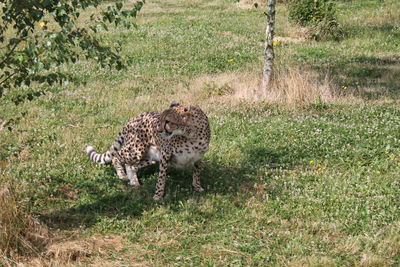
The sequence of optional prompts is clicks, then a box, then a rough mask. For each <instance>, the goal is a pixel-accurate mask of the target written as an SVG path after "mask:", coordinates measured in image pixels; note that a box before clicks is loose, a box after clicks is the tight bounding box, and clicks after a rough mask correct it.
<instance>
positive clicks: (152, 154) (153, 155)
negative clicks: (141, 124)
mask: <svg viewBox="0 0 400 267" xmlns="http://www.w3.org/2000/svg"><path fill="white" fill-rule="evenodd" d="M147 156H148V158H149V159H150V160H155V161H158V162H160V160H161V151H160V150H159V149H158V148H157V147H156V146H150V148H149V150H148V151H147Z"/></svg>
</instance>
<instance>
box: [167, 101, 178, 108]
mask: <svg viewBox="0 0 400 267" xmlns="http://www.w3.org/2000/svg"><path fill="white" fill-rule="evenodd" d="M180 105H181V104H179V103H178V102H175V101H172V103H171V105H170V106H169V107H170V108H173V107H179V106H180Z"/></svg>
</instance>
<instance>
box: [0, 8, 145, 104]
mask: <svg viewBox="0 0 400 267" xmlns="http://www.w3.org/2000/svg"><path fill="white" fill-rule="evenodd" d="M102 2H103V1H101V0H67V1H61V0H27V1H19V0H0V3H1V4H2V5H3V8H2V10H3V14H2V16H1V20H2V22H3V23H2V25H0V70H1V71H0V97H1V96H2V95H3V94H4V93H5V92H7V91H9V90H13V89H15V88H17V87H19V86H33V85H38V84H47V85H52V84H54V83H60V84H62V83H63V82H64V81H66V80H67V79H68V80H69V79H70V78H71V76H72V75H71V74H68V73H63V72H62V71H61V69H62V65H64V64H69V63H76V62H77V61H78V60H79V59H80V58H82V57H83V58H86V59H93V60H95V61H97V62H98V64H99V65H100V66H101V67H103V68H106V67H108V68H115V69H117V70H120V69H122V68H124V67H125V61H124V59H123V58H121V56H120V55H119V54H118V53H119V51H120V50H121V49H120V46H117V47H112V46H108V45H105V44H103V43H102V41H101V39H100V37H99V35H98V31H99V30H100V29H102V30H105V31H108V30H109V29H110V28H109V25H110V24H114V26H122V27H125V28H130V27H132V25H133V23H132V21H131V18H134V17H136V14H137V12H138V11H139V10H140V9H141V7H142V6H143V3H144V1H139V2H137V3H135V4H134V5H133V8H131V9H127V10H124V5H123V1H118V2H116V3H113V4H111V5H109V6H105V5H104V4H102ZM100 4H101V5H100ZM88 8H97V9H98V10H97V11H96V12H95V13H93V14H92V15H91V16H90V18H89V22H86V21H84V23H82V21H80V16H81V12H82V11H84V10H87V9H88Z"/></svg>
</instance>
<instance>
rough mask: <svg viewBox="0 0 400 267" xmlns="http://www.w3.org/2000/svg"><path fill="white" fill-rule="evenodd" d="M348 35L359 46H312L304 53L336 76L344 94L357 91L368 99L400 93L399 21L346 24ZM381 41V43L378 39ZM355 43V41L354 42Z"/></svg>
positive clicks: (315, 65) (322, 70) (324, 71)
mask: <svg viewBox="0 0 400 267" xmlns="http://www.w3.org/2000/svg"><path fill="white" fill-rule="evenodd" d="M344 31H345V32H346V39H349V40H351V41H350V43H352V45H354V46H355V47H357V49H354V48H353V49H352V50H351V51H352V52H351V51H349V50H348V48H347V47H346V48H345V47H342V48H340V46H341V44H340V43H338V44H337V45H338V48H339V49H335V48H330V49H328V50H325V48H323V47H324V44H322V47H320V48H318V47H313V46H312V47H309V48H307V49H304V47H303V49H304V50H303V51H304V52H303V54H302V57H306V58H308V60H309V61H310V63H311V67H312V68H313V69H314V70H316V71H317V72H319V73H320V74H321V79H322V80H323V79H324V78H325V76H326V74H327V73H329V76H331V77H332V78H333V81H334V82H335V84H336V86H337V88H339V92H340V94H343V95H346V94H348V93H352V94H355V95H357V96H359V97H361V98H363V99H366V100H374V99H378V98H380V97H382V96H385V97H390V98H393V99H397V98H398V97H399V96H400V79H399V78H398V77H399V75H400V56H399V55H398V53H396V51H397V50H398V49H397V48H396V47H397V46H398V45H397V40H399V39H400V31H399V29H398V28H397V26H396V25H390V24H375V25H371V24H365V25H345V26H344ZM378 42H379V43H378ZM353 43H354V44H353Z"/></svg>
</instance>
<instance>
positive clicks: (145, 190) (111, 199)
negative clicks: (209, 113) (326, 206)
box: [41, 148, 289, 230]
mask: <svg viewBox="0 0 400 267" xmlns="http://www.w3.org/2000/svg"><path fill="white" fill-rule="evenodd" d="M243 153H245V155H246V157H247V158H246V159H245V160H243V162H246V164H240V165H239V166H238V165H233V164H232V165H223V164H218V163H214V162H212V161H211V160H209V159H208V160H205V161H204V162H203V171H202V174H201V176H202V186H203V187H204V188H205V191H204V192H203V193H197V192H194V190H193V189H192V188H191V179H192V177H191V176H192V171H191V169H186V170H176V169H173V168H170V169H169V171H168V172H169V175H168V178H167V185H166V197H165V205H167V206H169V207H171V208H173V209H179V206H180V205H179V204H180V203H181V202H182V201H186V200H187V199H189V198H195V199H196V198H203V197H204V198H206V197H207V195H213V194H222V195H232V196H235V195H236V194H237V193H238V192H240V191H241V188H243V187H246V186H247V185H248V184H254V180H255V179H256V177H258V176H257V173H258V172H259V169H260V168H262V166H263V165H269V166H274V167H279V168H282V167H285V166H284V165H286V164H289V163H288V162H282V161H281V156H282V155H280V154H277V153H273V152H271V151H268V150H266V149H263V148H257V149H248V150H247V151H243ZM271 164H272V165H271ZM286 167H287V166H286ZM105 176H106V177H105V179H107V180H108V185H107V187H111V188H112V190H111V191H112V192H111V193H107V192H106V191H107V190H100V189H99V188H98V186H97V185H96V184H95V183H96V182H94V181H92V182H88V183H86V185H85V186H84V188H83V190H85V191H86V194H88V195H89V196H90V199H92V201H86V202H87V203H83V204H78V205H74V206H72V207H66V208H61V209H59V210H57V211H54V212H52V213H49V214H45V215H42V216H41V219H42V220H43V221H44V222H45V223H46V224H47V225H48V226H50V227H51V228H53V229H58V230H73V229H77V228H83V229H84V228H87V227H90V226H92V225H94V224H96V223H97V222H98V221H100V220H101V219H102V218H104V217H108V218H118V219H123V218H132V217H140V216H141V215H142V214H143V212H145V211H148V210H151V209H154V208H156V207H157V206H159V205H160V204H158V203H155V202H154V201H153V199H152V197H153V194H154V190H155V183H156V179H157V176H158V167H157V166H155V165H154V166H150V167H147V168H144V169H142V170H140V171H139V179H140V178H141V179H140V180H141V184H142V185H141V187H139V188H133V187H131V186H129V185H128V184H127V182H126V181H121V180H119V179H118V178H117V177H116V176H115V174H114V170H113V168H112V167H111V166H110V167H108V168H107V169H105Z"/></svg>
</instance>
